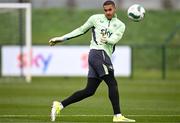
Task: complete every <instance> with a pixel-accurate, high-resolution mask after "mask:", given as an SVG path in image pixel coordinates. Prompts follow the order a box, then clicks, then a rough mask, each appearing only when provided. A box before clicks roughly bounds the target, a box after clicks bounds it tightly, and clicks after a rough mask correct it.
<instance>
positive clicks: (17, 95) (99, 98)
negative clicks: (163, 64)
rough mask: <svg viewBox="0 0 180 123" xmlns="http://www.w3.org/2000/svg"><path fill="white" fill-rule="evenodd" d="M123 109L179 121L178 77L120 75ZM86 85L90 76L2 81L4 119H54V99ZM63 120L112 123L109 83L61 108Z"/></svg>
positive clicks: (7, 122) (151, 119)
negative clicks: (173, 78) (161, 77)
mask: <svg viewBox="0 0 180 123" xmlns="http://www.w3.org/2000/svg"><path fill="white" fill-rule="evenodd" d="M117 80H118V84H119V91H120V102H121V110H122V112H123V114H124V115H125V116H127V117H129V118H132V119H135V120H136V122H137V123H160V122H163V123H179V122H180V82H179V81H178V80H174V81H172V80H130V79H122V78H121V79H120V78H118V79H117ZM85 85H86V78H74V77H73V78H33V81H32V83H30V84H27V83H25V82H23V81H17V82H16V79H14V81H12V82H7V81H6V82H5V81H4V80H1V81H0V123H14V122H15V123H19V122H20V123H26V122H30V123H41V122H42V123H44V122H46V123H48V122H49V123H50V117H49V114H50V109H51V104H52V101H53V100H62V99H64V98H66V97H67V96H69V95H71V94H72V93H73V92H74V91H76V90H78V89H82V88H83V87H84V86H85ZM61 114H62V115H61V116H60V117H58V118H57V121H56V122H60V123H75V122H80V123H89V122H91V123H110V122H112V114H113V111H112V107H111V104H110V101H109V99H108V91H107V86H106V84H105V83H101V85H100V86H99V88H98V90H97V92H96V94H95V95H94V96H92V97H90V98H88V99H85V100H83V101H81V102H78V103H76V104H73V105H70V106H69V107H67V108H65V109H64V110H63V111H62V112H61Z"/></svg>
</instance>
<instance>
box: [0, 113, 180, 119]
mask: <svg viewBox="0 0 180 123" xmlns="http://www.w3.org/2000/svg"><path fill="white" fill-rule="evenodd" d="M49 116H50V115H18V114H17V115H0V118H6V117H49ZM112 116H113V115H60V117H112ZM126 116H130V117H131V116H132V117H180V114H179V115H126Z"/></svg>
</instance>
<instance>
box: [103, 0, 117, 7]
mask: <svg viewBox="0 0 180 123" xmlns="http://www.w3.org/2000/svg"><path fill="white" fill-rule="evenodd" d="M106 5H113V6H114V7H115V3H114V1H112V0H107V1H105V2H104V3H103V6H106Z"/></svg>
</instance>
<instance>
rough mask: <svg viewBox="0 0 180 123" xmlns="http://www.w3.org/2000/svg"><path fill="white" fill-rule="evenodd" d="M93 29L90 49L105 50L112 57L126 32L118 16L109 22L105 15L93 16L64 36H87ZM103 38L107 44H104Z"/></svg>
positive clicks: (67, 37) (69, 37) (66, 37)
mask: <svg viewBox="0 0 180 123" xmlns="http://www.w3.org/2000/svg"><path fill="white" fill-rule="evenodd" d="M89 29H92V40H91V44H90V49H97V50H104V51H105V52H106V53H107V54H108V55H109V56H110V57H111V55H112V53H113V51H114V48H115V45H116V43H117V42H118V41H119V40H120V39H121V38H122V35H123V33H124V31H125V24H124V23H123V22H121V21H120V20H119V19H118V18H117V17H116V15H115V16H114V17H113V18H112V19H111V20H108V19H107V18H106V16H105V15H104V14H96V15H92V16H91V17H90V18H89V19H88V20H87V21H86V22H85V23H84V24H83V25H82V26H80V27H79V28H77V29H75V30H74V31H72V32H70V33H68V34H66V35H64V36H63V38H65V39H67V40H68V39H71V38H74V37H77V36H80V35H83V34H85V33H86V32H87V31H88V30H89ZM102 37H104V38H103V39H104V40H106V43H102V42H101V40H102Z"/></svg>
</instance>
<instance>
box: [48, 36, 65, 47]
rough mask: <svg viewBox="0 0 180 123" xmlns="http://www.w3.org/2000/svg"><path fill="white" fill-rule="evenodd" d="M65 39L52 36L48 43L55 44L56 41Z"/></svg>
mask: <svg viewBox="0 0 180 123" xmlns="http://www.w3.org/2000/svg"><path fill="white" fill-rule="evenodd" d="M65 40H66V39H65V38H63V37H54V38H52V39H50V40H49V45H50V46H54V45H56V44H57V43H61V42H63V41H65Z"/></svg>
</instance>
